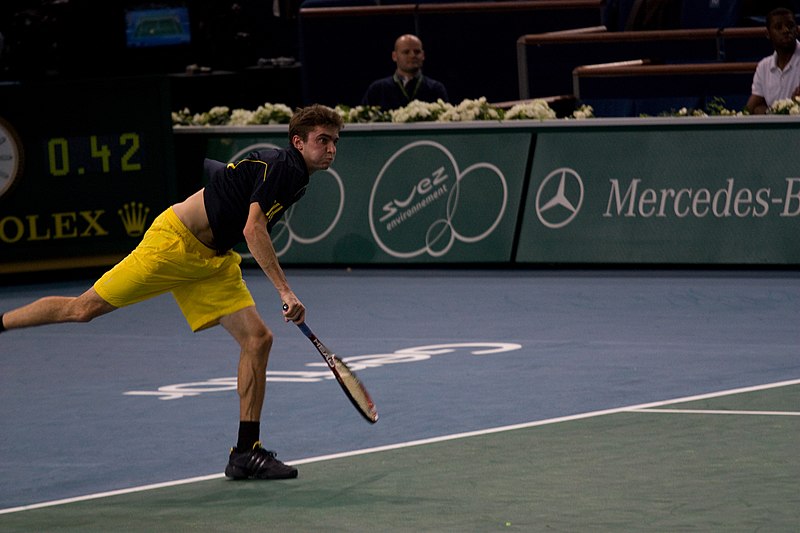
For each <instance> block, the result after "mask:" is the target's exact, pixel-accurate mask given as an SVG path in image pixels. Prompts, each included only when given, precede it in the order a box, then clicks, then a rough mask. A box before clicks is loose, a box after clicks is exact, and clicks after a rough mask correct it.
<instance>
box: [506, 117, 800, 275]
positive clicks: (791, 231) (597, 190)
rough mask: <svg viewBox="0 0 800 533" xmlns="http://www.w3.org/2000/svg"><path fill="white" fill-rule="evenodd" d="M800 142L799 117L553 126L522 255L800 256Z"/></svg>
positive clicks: (765, 260) (543, 142) (542, 140)
mask: <svg viewBox="0 0 800 533" xmlns="http://www.w3.org/2000/svg"><path fill="white" fill-rule="evenodd" d="M686 120H691V119H686ZM728 120H732V121H735V120H737V119H735V118H732V119H728ZM734 125H735V124H734ZM798 149H800V130H798V129H796V128H763V129H761V130H760V131H759V130H758V128H752V129H747V128H742V127H738V128H736V129H722V128H717V129H708V130H702V129H700V128H697V129H688V128H671V129H669V128H665V129H662V130H660V131H659V130H655V129H651V130H647V129H627V130H624V129H623V130H602V129H594V130H592V129H586V130H583V131H568V130H560V131H552V132H542V133H540V134H539V135H538V136H537V140H536V149H535V154H534V159H533V167H532V172H531V175H530V184H529V188H528V194H527V198H526V202H525V208H524V209H525V211H524V214H523V225H522V229H521V233H520V243H519V251H518V254H517V257H516V260H517V261H519V262H522V263H526V262H530V263H541V262H548V263H549V262H553V263H637V264H641V263H652V264H660V263H672V264H676V263H685V264H797V263H798V262H800V237H799V236H798V228H800V225H799V224H798V223H799V222H800V162H798V159H797V157H795V154H797V153H798Z"/></svg>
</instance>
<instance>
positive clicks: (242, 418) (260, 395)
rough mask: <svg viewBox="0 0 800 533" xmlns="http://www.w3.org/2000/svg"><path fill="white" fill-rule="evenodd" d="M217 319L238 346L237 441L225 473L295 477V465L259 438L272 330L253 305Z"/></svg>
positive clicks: (239, 477) (250, 476)
mask: <svg viewBox="0 0 800 533" xmlns="http://www.w3.org/2000/svg"><path fill="white" fill-rule="evenodd" d="M220 323H221V324H222V326H223V327H224V328H225V329H226V330H227V331H228V332H229V333H230V334H231V336H233V338H234V339H236V342H238V343H239V347H240V353H239V371H238V378H237V390H238V392H239V442H238V443H237V445H236V447H235V448H233V449H232V450H231V455H230V458H229V460H228V466H227V467H226V468H225V475H226V476H228V477H230V478H233V479H248V478H257V479H286V478H294V477H297V469H296V468H293V467H290V466H287V465H285V464H283V463H282V462H280V461H278V460H277V459H275V453H274V452H271V451H268V450H265V449H264V448H263V447H261V442H260V440H258V435H259V432H260V420H261V409H262V407H263V405H264V394H265V391H266V385H267V362H268V360H269V352H270V349H271V348H272V332H271V331H270V330H269V328H268V327H267V326H266V324H264V321H263V320H261V317H260V316H259V314H258V312H257V311H256V308H255V307H246V308H244V309H242V310H240V311H237V312H235V313H233V314H230V315H228V316H226V317H223V318H222V319H221V320H220ZM253 441H254V442H253ZM251 442H253V443H252V444H251Z"/></svg>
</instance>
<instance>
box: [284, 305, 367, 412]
mask: <svg viewBox="0 0 800 533" xmlns="http://www.w3.org/2000/svg"><path fill="white" fill-rule="evenodd" d="M286 309H288V306H287V305H286V304H284V311H285V310H286ZM297 327H298V328H300V331H302V332H303V334H304V335H305V336H306V337H308V339H309V340H310V341H311V343H312V344H313V345H314V346H315V347H316V348H317V351H318V352H319V353H320V355H322V358H323V359H325V363H327V365H328V368H330V369H331V372H333V376H334V377H335V378H336V381H338V382H339V385H341V387H342V390H343V391H344V393H345V394H346V395H347V397H348V398H350V401H351V402H352V403H353V406H354V407H355V408H356V409H357V410H358V412H359V413H361V415H362V416H363V417H364V418H366V419H367V421H368V422H370V423H371V424H374V423H375V422H377V421H378V411H377V410H376V409H375V404H374V403H373V402H372V398H371V397H370V395H369V393H368V392H367V389H366V388H364V385H363V384H362V383H361V381H359V379H358V378H357V377H356V375H355V373H354V372H353V371H352V370H350V367H348V366H347V364H346V363H345V362H344V361H342V360H341V359H339V358H338V357H336V354H334V353H333V352H332V351H330V350H329V349H328V348H327V346H325V345H324V344H322V341H321V340H319V339H318V338H317V336H316V335H314V333H313V332H312V331H311V328H309V327H308V325H306V323H305V322H301V323H299V324H297Z"/></svg>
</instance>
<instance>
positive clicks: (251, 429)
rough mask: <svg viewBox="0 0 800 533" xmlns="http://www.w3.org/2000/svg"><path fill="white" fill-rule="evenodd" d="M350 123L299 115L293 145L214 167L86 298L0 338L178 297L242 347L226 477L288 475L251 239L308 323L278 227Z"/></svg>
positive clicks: (16, 319)
mask: <svg viewBox="0 0 800 533" xmlns="http://www.w3.org/2000/svg"><path fill="white" fill-rule="evenodd" d="M342 127H343V123H342V119H341V117H340V116H339V115H338V114H337V113H336V112H335V111H334V110H332V109H330V108H327V107H325V106H321V105H311V106H308V107H305V108H301V109H298V110H297V111H296V112H295V113H294V115H293V116H292V118H291V121H290V123H289V141H290V143H289V146H288V147H287V148H284V149H275V150H263V151H257V152H252V153H250V154H248V155H247V157H246V158H245V159H243V160H241V161H238V162H236V163H230V164H228V165H225V164H224V163H221V162H218V161H211V160H206V161H205V167H206V171H207V173H208V174H209V181H208V185H207V186H206V187H205V188H203V189H201V190H199V191H197V192H196V193H194V194H193V195H191V196H190V197H189V198H187V199H186V200H184V201H182V202H180V203H177V204H175V205H173V206H171V207H170V208H168V209H167V210H166V211H164V212H163V213H161V214H160V215H159V216H158V217H157V218H156V219H155V220H154V221H153V224H152V226H150V228H149V229H148V231H147V232H146V233H145V235H144V237H143V238H142V241H141V243H140V244H139V245H138V246H137V247H136V249H135V250H133V252H131V254H130V255H128V256H127V257H126V258H125V259H123V260H122V261H121V262H120V263H118V264H117V265H116V266H114V267H113V268H111V270H109V271H108V272H106V273H105V274H104V275H103V276H101V277H100V279H99V280H97V282H96V283H95V284H94V286H93V287H92V288H90V289H89V290H87V291H86V292H84V293H83V294H82V295H80V296H78V297H62V296H50V297H45V298H41V299H39V300H36V301H35V302H33V303H31V304H28V305H26V306H23V307H20V308H18V309H14V310H12V311H8V312H6V313H5V314H0V332H2V331H3V330H6V329H8V330H11V329H17V328H26V327H32V326H40V325H44V324H54V323H60V322H88V321H90V320H92V319H94V318H97V317H99V316H101V315H104V314H106V313H110V312H111V311H114V310H115V309H118V308H120V307H124V306H127V305H131V304H135V303H137V302H141V301H143V300H146V299H148V298H152V297H154V296H156V295H159V294H163V293H165V292H171V293H172V295H173V296H174V297H175V300H176V301H177V303H178V305H179V307H180V309H181V311H182V312H183V314H184V316H185V317H186V321H187V322H188V323H189V326H190V327H191V329H192V331H200V330H203V329H205V328H209V327H212V326H215V325H217V324H221V325H222V327H223V328H225V329H226V330H227V331H228V333H230V335H231V336H232V337H233V338H234V339H235V340H236V342H237V343H238V344H239V347H240V359H239V368H238V381H237V384H238V393H239V434H238V441H237V443H236V446H235V447H234V448H232V449H231V453H230V457H229V460H228V465H227V467H226V469H225V475H226V476H228V477H230V478H233V479H248V478H255V479H286V478H294V477H297V469H296V468H293V467H291V466H289V465H286V464H284V463H282V462H281V461H279V460H278V459H276V457H275V452H273V451H269V450H266V449H264V448H263V447H262V445H261V442H260V440H259V439H260V420H261V409H262V407H263V404H264V392H265V388H266V370H267V360H268V359H269V353H270V349H271V347H272V332H271V331H270V329H269V328H268V327H267V325H266V324H265V323H264V321H263V320H262V318H261V316H260V315H259V314H258V311H256V307H255V302H254V300H253V297H252V296H251V294H250V291H249V290H248V289H247V287H246V286H245V283H244V281H243V280H242V271H241V269H240V266H239V265H240V262H241V257H240V256H239V254H237V253H236V252H234V251H233V250H232V248H233V246H234V245H236V244H238V243H240V242H245V243H246V244H247V247H248V249H249V250H250V253H251V254H252V255H253V257H254V258H255V260H256V261H257V262H258V265H259V266H260V267H261V269H262V270H263V271H264V274H266V276H267V277H268V278H269V280H270V281H271V282H272V284H273V285H274V286H275V289H276V290H277V291H278V294H279V296H280V299H281V301H282V302H283V303H284V304H285V306H284V311H283V314H284V319H285V320H287V321H290V320H291V321H293V322H295V323H300V322H303V321H304V318H305V307H304V306H303V304H302V303H301V302H300V300H299V299H298V298H297V296H296V295H295V294H294V292H293V291H292V289H291V287H290V286H289V283H288V281H287V280H286V276H285V274H284V272H283V269H282V268H281V266H280V264H279V263H278V257H277V255H276V253H275V249H274V247H273V245H272V241H271V239H270V235H269V231H270V230H271V229H272V228H273V227H274V225H275V223H276V222H277V221H278V220H279V219H280V218H281V216H282V215H283V213H284V212H285V211H286V209H288V208H289V207H290V206H291V205H292V204H294V203H295V202H297V201H298V200H299V199H300V198H301V197H302V196H303V194H304V192H305V190H306V186H307V185H308V182H309V176H310V175H311V174H313V173H314V172H316V171H317V170H323V169H327V168H328V167H330V165H331V163H333V159H334V157H335V156H336V144H337V142H338V140H339V132H340V131H341V129H342Z"/></svg>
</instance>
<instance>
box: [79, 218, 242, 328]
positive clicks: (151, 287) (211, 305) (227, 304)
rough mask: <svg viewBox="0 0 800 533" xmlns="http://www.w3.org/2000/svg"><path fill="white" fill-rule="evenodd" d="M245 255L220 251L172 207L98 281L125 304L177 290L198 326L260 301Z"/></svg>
mask: <svg viewBox="0 0 800 533" xmlns="http://www.w3.org/2000/svg"><path fill="white" fill-rule="evenodd" d="M241 262H242V258H241V256H240V255H239V254H237V253H236V252H234V251H232V250H229V251H228V252H227V253H225V254H223V255H217V252H216V251H215V250H212V249H211V248H208V247H207V246H205V245H204V244H203V243H201V242H200V241H198V240H197V238H196V237H195V236H194V235H192V232H190V231H189V230H188V228H186V226H184V225H183V223H182V222H181V220H180V219H179V218H178V216H177V215H176V214H175V212H174V211H173V210H172V208H169V209H167V210H166V211H164V212H163V213H161V214H160V215H159V216H158V217H156V219H155V220H154V221H153V225H152V226H150V229H148V230H147V232H146V233H145V234H144V237H143V238H142V242H141V243H139V246H137V247H136V249H135V250H133V251H132V252H131V253H130V254H129V255H128V256H127V257H125V259H123V260H122V261H120V262H119V263H118V264H117V265H116V266H114V267H113V268H112V269H111V270H109V271H108V272H106V273H105V274H103V276H102V277H101V278H100V279H99V280H97V282H96V283H95V284H94V290H95V291H96V292H97V294H99V295H100V297H101V298H102V299H103V300H105V301H107V302H108V303H110V304H111V305H113V306H115V307H125V306H126V305H131V304H135V303H137V302H141V301H143V300H146V299H148V298H152V297H154V296H158V295H159V294H163V293H165V292H171V293H172V295H173V296H174V297H175V300H176V301H177V302H178V306H179V307H180V308H181V311H182V312H183V316H184V317H186V321H187V322H188V323H189V326H190V327H191V328H192V331H199V330H201V329H205V328H208V327H211V326H215V325H217V324H219V319H220V318H221V317H223V316H226V315H229V314H231V313H234V312H236V311H239V310H241V309H244V308H245V307H249V306H252V305H255V302H254V301H253V296H252V295H251V294H250V291H249V290H248V289H247V286H246V285H245V283H244V280H243V279H242V271H241V269H240V268H239V264H240V263H241Z"/></svg>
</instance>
